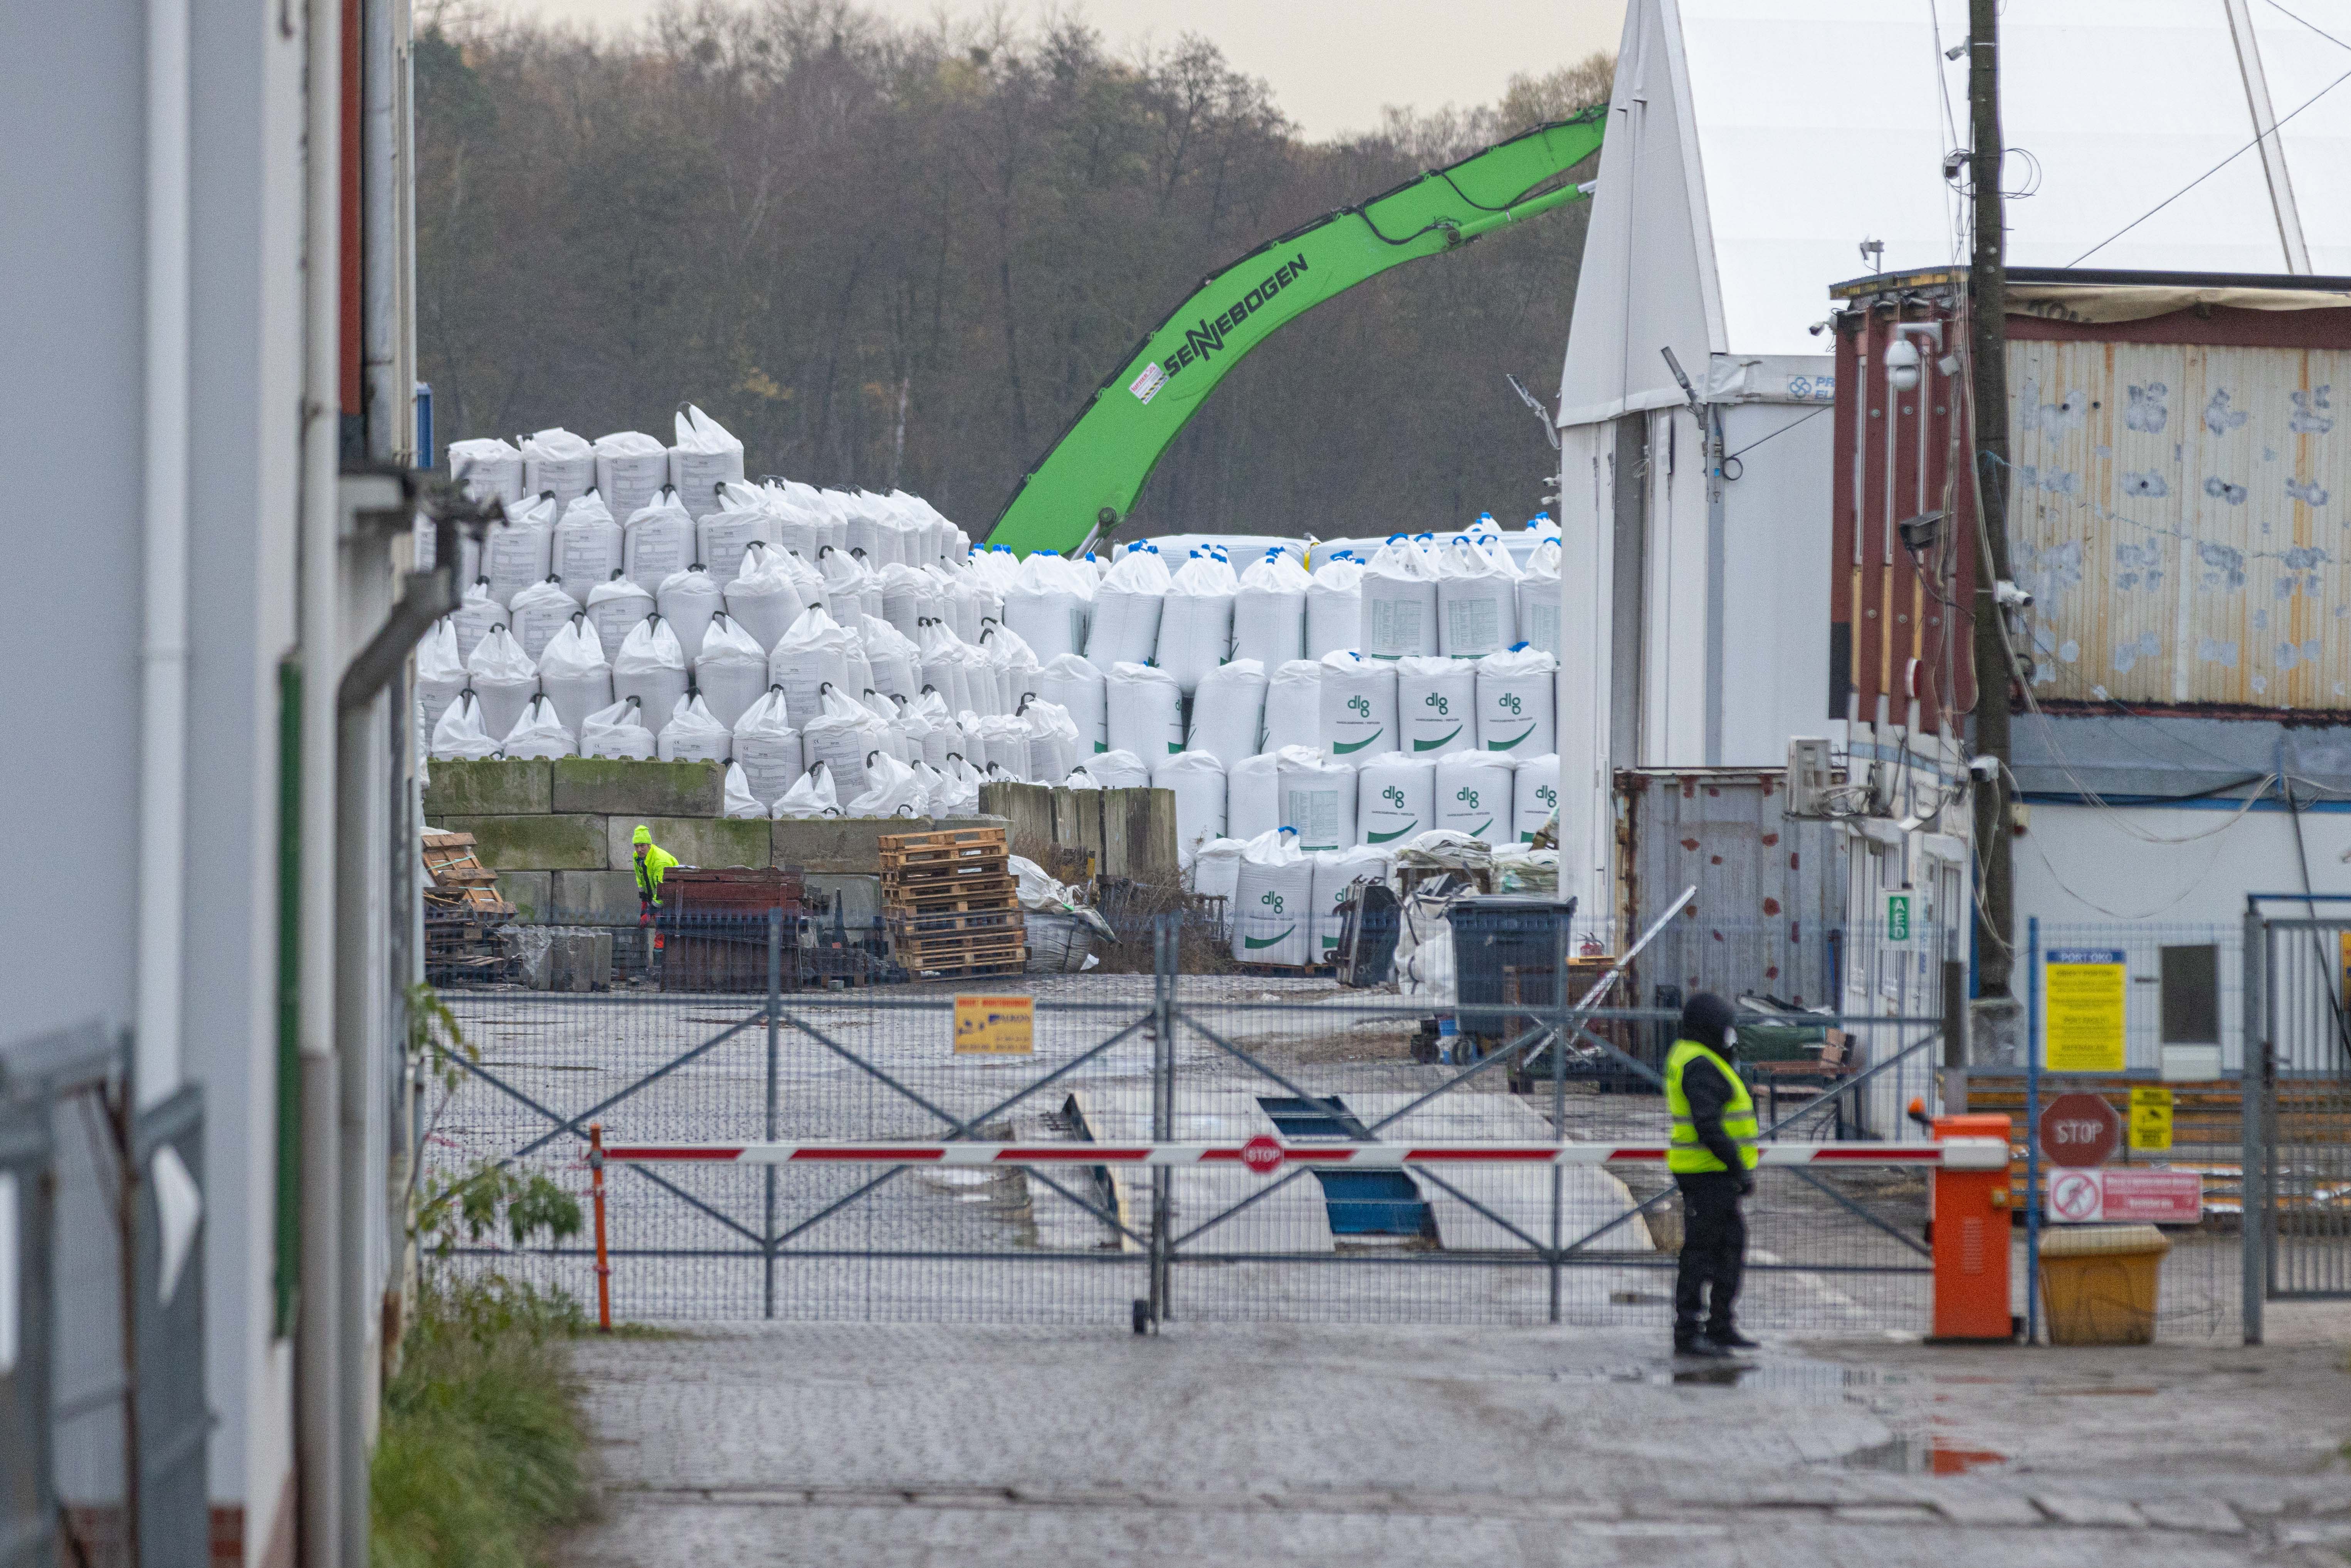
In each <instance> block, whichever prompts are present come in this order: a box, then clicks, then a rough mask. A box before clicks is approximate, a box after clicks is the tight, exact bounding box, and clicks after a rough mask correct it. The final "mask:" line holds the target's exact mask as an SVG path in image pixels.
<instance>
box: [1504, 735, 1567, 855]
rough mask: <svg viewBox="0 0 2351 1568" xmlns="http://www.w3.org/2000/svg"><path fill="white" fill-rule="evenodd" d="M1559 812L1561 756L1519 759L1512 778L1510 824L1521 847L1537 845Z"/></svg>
mask: <svg viewBox="0 0 2351 1568" xmlns="http://www.w3.org/2000/svg"><path fill="white" fill-rule="evenodd" d="M1556 810H1559V753H1557V752H1555V751H1547V752H1545V753H1543V755H1541V757H1522V758H1519V766H1518V768H1517V771H1516V772H1515V773H1514V774H1513V776H1512V777H1511V779H1510V821H1511V823H1512V825H1513V826H1515V827H1516V828H1517V829H1518V832H1517V833H1516V834H1514V835H1513V836H1514V837H1515V838H1516V839H1517V840H1518V841H1519V842H1520V843H1522V844H1531V843H1532V842H1534V838H1535V835H1536V834H1537V833H1539V832H1541V831H1542V826H1543V824H1544V823H1545V822H1548V821H1551V818H1552V812H1554V811H1556Z"/></svg>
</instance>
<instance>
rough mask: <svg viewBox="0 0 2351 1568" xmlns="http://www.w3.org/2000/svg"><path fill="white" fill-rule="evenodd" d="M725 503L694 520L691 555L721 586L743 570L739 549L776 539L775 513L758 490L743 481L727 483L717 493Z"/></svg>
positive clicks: (742, 550) (773, 541)
mask: <svg viewBox="0 0 2351 1568" xmlns="http://www.w3.org/2000/svg"><path fill="white" fill-rule="evenodd" d="M720 498H721V499H722V500H723V501H724V502H725V503H726V505H724V506H723V507H720V508H719V509H718V510H717V511H715V512H712V513H710V514H709V515H708V516H707V517H697V518H695V524H694V541H695V559H697V560H699V561H701V562H702V564H703V567H704V569H705V570H707V571H708V572H709V573H710V575H711V576H712V577H713V578H715V579H716V580H717V582H718V586H719V587H721V588H725V587H726V585H727V584H728V583H730V582H732V581H734V580H735V579H736V576H737V573H739V572H741V571H742V570H743V552H744V551H745V550H746V549H749V548H750V547H751V546H752V545H753V544H755V543H756V544H769V545H771V544H776V543H778V542H780V541H779V540H778V536H777V532H776V517H775V514H774V513H772V512H770V511H768V508H767V507H766V505H765V504H764V499H765V498H764V497H762V496H761V494H760V493H759V492H758V491H757V490H755V489H753V488H751V487H750V486H747V485H729V486H726V489H725V490H724V492H723V494H722V496H721V497H720Z"/></svg>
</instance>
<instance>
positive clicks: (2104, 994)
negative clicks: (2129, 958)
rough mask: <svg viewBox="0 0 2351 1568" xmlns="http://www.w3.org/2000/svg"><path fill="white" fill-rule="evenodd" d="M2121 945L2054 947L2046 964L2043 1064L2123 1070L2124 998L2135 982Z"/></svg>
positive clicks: (2060, 1069)
mask: <svg viewBox="0 0 2351 1568" xmlns="http://www.w3.org/2000/svg"><path fill="white" fill-rule="evenodd" d="M2127 969H2128V966H2127V965H2126V962H2125V961H2124V957H2123V952H2122V949H2120V948H2119V947H2112V948H2109V947H2053V948H2051V949H2050V950H2049V952H2048V953H2047V955H2046V956H2044V958H2043V964H2042V988H2041V995H2042V1001H2043V1009H2042V1011H2043V1023H2042V1040H2043V1052H2044V1054H2043V1058H2042V1065H2043V1067H2044V1068H2046V1069H2047V1070H2048V1071H2051V1072H2120V1071H2122V1070H2123V998H2124V996H2125V995H2126V992H2127V990H2128V987H2129V983H2130V977H2129V975H2128V973H2127Z"/></svg>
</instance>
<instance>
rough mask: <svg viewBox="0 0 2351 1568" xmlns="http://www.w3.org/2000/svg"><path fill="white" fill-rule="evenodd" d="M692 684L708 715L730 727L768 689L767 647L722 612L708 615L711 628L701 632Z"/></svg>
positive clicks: (731, 727)
mask: <svg viewBox="0 0 2351 1568" xmlns="http://www.w3.org/2000/svg"><path fill="white" fill-rule="evenodd" d="M694 684H695V686H696V687H698V688H699V689H700V690H701V693H702V700H703V701H704V702H705V704H707V705H708V706H709V708H710V716H711V717H713V718H715V719H716V720H717V721H718V722H719V723H720V724H723V725H725V726H726V727H727V728H728V729H733V728H734V727H735V721H736V720H737V719H739V718H741V717H742V716H744V714H746V713H747V712H748V711H749V710H750V707H751V705H752V704H753V703H755V702H758V700H759V698H760V696H761V695H762V694H764V693H765V692H766V691H767V689H768V653H767V650H766V649H764V648H762V647H760V646H759V641H758V638H756V637H754V636H752V635H751V633H749V632H746V631H744V630H743V628H741V627H740V626H737V624H736V623H735V622H734V620H733V618H732V617H730V616H728V615H726V613H725V612H720V613H718V614H716V615H714V616H712V617H711V618H710V629H709V630H708V631H707V632H704V633H703V637H702V652H701V653H697V654H695V658H694Z"/></svg>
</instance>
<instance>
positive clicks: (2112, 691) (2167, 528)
mask: <svg viewBox="0 0 2351 1568" xmlns="http://www.w3.org/2000/svg"><path fill="white" fill-rule="evenodd" d="M2346 371H2351V354H2346V352H2344V351H2342V350H2331V349H2294V348H2244V347H2230V346H2219V345H2207V344H2188V343H2155V342H2117V341H2106V342H2099V341H2089V340H2075V341H2030V340H2020V341H2013V342H2011V344H2010V346H2009V359H2008V374H2009V388H2010V400H2011V408H2012V410H2013V411H2014V423H2013V428H2012V434H2011V450H2012V453H2013V455H2014V460H2015V463H2016V469H2017V472H2016V476H2015V478H2016V484H2015V487H2014V490H2013V492H2012V494H2013V496H2014V497H2015V499H2014V504H2013V506H2012V507H2011V535H2010V538H2011V549H2012V551H2013V559H2012V562H2011V564H2012V565H2013V567H2014V570H2015V572H2016V575H2017V578H2018V580H2019V581H2020V582H2022V584H2023V586H2024V587H2025V588H2027V589H2028V590H2030V591H2032V595H2033V600H2034V612H2035V615H2036V619H2037V622H2038V624H2037V626H2036V629H2035V643H2036V653H2037V661H2036V662H2037V665H2038V669H2037V672H2036V676H2035V682H2034V690H2035V694H2036V695H2039V696H2040V697H2041V698H2043V700H2061V701H2070V702H2085V703H2095V702H2104V701H2105V700H2107V699H2109V698H2112V699H2116V700H2119V701H2122V702H2125V703H2132V704H2151V705H2172V704H2186V703H2193V704H2226V705H2231V706H2252V707H2269V708H2283V709H2295V710H2312V709H2343V708H2351V695H2346V694H2351V625H2346V615H2351V593H2346V586H2345V583H2344V580H2343V571H2344V562H2345V559H2346V555H2347V554H2351V473H2346V444H2345V440H2344V438H2343V436H2341V435H2339V434H2335V424H2336V421H2337V410H2336V407H2335V391H2336V389H2337V388H2341V389H2343V390H2344V391H2345V392H2346V393H2351V375H2346Z"/></svg>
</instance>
